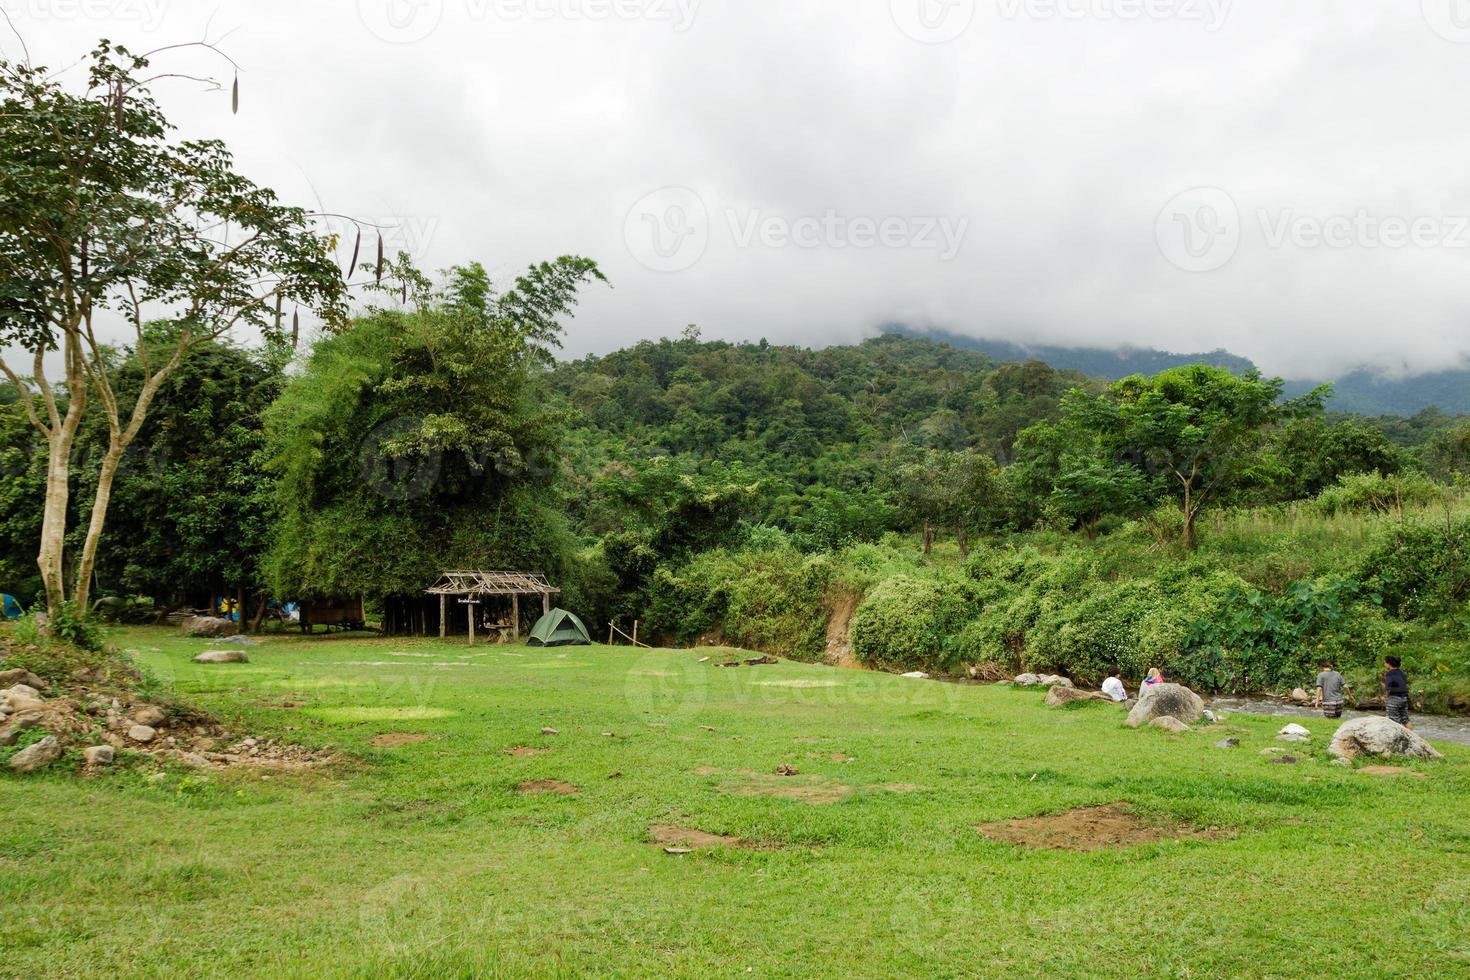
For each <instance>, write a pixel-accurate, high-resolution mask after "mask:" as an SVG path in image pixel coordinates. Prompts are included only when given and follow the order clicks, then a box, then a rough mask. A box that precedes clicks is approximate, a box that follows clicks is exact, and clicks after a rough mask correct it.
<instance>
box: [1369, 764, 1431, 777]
mask: <svg viewBox="0 0 1470 980" xmlns="http://www.w3.org/2000/svg"><path fill="white" fill-rule="evenodd" d="M1358 772H1365V773H1367V774H1368V775H1370V776H1386V777H1389V778H1392V777H1394V776H1410V777H1412V778H1414V779H1428V778H1429V777H1428V776H1426V775H1425V774H1424V773H1422V772H1418V771H1416V770H1413V769H1401V768H1399V767H1398V766H1364V767H1363V768H1361V769H1359V770H1358Z"/></svg>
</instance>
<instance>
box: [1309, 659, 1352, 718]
mask: <svg viewBox="0 0 1470 980" xmlns="http://www.w3.org/2000/svg"><path fill="white" fill-rule="evenodd" d="M1317 666H1318V667H1320V668H1322V672H1321V673H1319V674H1318V675H1317V707H1319V708H1321V709H1322V717H1324V718H1341V717H1342V702H1343V691H1344V690H1345V689H1347V686H1348V684H1347V681H1346V680H1344V679H1343V676H1342V675H1341V674H1339V673H1338V672H1337V671H1335V670H1333V669H1332V661H1331V660H1319V661H1318V662H1317Z"/></svg>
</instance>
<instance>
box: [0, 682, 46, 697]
mask: <svg viewBox="0 0 1470 980" xmlns="http://www.w3.org/2000/svg"><path fill="white" fill-rule="evenodd" d="M0 694H6V695H14V696H17V697H22V698H39V697H40V696H41V692H40V691H38V690H36V689H35V688H34V687H31V686H30V685H29V684H12V685H11V686H10V689H9V690H6V691H0Z"/></svg>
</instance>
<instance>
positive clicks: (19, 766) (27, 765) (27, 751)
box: [10, 735, 61, 772]
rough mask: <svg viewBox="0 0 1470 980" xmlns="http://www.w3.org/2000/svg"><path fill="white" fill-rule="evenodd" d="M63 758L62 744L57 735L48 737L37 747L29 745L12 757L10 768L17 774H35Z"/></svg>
mask: <svg viewBox="0 0 1470 980" xmlns="http://www.w3.org/2000/svg"><path fill="white" fill-rule="evenodd" d="M60 758H61V743H60V742H58V741H57V740H56V736H55V735H47V736H46V737H45V738H43V739H41V740H40V741H39V742H37V743H36V744H35V745H27V746H26V747H25V748H23V749H21V750H20V751H19V752H17V753H15V755H13V756H11V757H10V768H12V769H14V770H15V771H16V772H35V771H36V770H37V769H45V768H46V767H47V766H49V765H51V763H53V762H55V761H56V760H57V759H60Z"/></svg>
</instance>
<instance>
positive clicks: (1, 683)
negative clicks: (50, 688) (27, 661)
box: [0, 667, 47, 692]
mask: <svg viewBox="0 0 1470 980" xmlns="http://www.w3.org/2000/svg"><path fill="white" fill-rule="evenodd" d="M15 684H24V685H25V686H26V687H33V688H35V689H36V690H37V691H43V692H44V691H45V690H46V689H47V684H46V682H45V681H43V680H41V678H39V677H37V676H36V675H35V674H33V673H31V672H30V671H28V670H26V669H25V668H24V667H15V668H13V669H11V670H0V688H6V687H10V686H12V685H15Z"/></svg>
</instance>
